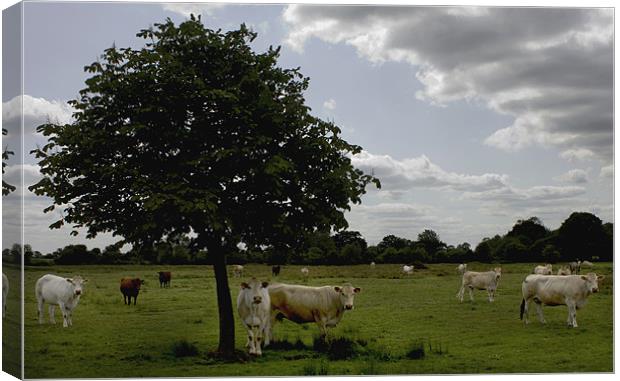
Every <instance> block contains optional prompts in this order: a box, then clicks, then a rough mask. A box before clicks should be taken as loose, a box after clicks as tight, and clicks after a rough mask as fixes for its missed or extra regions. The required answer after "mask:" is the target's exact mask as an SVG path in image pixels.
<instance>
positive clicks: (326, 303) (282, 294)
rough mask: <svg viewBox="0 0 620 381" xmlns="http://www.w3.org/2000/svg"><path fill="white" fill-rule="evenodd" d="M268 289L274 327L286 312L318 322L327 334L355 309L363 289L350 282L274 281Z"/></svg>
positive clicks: (288, 316) (298, 319)
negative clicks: (308, 283)
mask: <svg viewBox="0 0 620 381" xmlns="http://www.w3.org/2000/svg"><path fill="white" fill-rule="evenodd" d="M268 290H269V297H270V298H271V328H272V331H273V326H274V324H275V321H276V318H278V317H281V316H282V317H285V318H286V319H288V320H290V321H293V322H295V323H299V324H302V323H311V322H315V323H316V324H317V325H318V326H319V330H320V332H321V336H323V337H324V336H325V335H327V328H328V327H335V326H336V325H337V324H338V323H339V322H340V320H341V319H342V317H343V316H344V312H345V311H347V310H352V309H353V299H354V296H355V294H357V293H359V292H360V291H361V289H360V288H359V287H353V286H351V285H350V284H348V283H347V284H345V285H343V286H341V287H339V286H323V287H309V286H301V285H289V284H273V285H270V286H269V288H268Z"/></svg>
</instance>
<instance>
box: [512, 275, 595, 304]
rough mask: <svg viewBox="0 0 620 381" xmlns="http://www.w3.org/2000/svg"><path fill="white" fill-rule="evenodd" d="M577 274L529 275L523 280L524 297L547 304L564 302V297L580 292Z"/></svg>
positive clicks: (579, 281) (580, 284) (580, 283)
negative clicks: (533, 298)
mask: <svg viewBox="0 0 620 381" xmlns="http://www.w3.org/2000/svg"><path fill="white" fill-rule="evenodd" d="M582 285H583V280H582V279H581V277H580V276H579V275H529V276H528V277H526V278H525V281H524V282H523V286H522V291H523V296H524V298H527V297H535V298H537V299H539V300H540V301H542V302H543V303H545V304H548V305H560V304H565V300H566V297H578V296H579V295H580V294H582V290H581V288H582Z"/></svg>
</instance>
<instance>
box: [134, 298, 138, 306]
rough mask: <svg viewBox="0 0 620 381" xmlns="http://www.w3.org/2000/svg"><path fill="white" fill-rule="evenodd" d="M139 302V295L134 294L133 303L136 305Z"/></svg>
mask: <svg viewBox="0 0 620 381" xmlns="http://www.w3.org/2000/svg"><path fill="white" fill-rule="evenodd" d="M137 302H138V295H134V296H133V305H134V306H135V305H136V303H137Z"/></svg>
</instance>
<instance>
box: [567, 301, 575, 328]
mask: <svg viewBox="0 0 620 381" xmlns="http://www.w3.org/2000/svg"><path fill="white" fill-rule="evenodd" d="M566 306H567V307H568V326H569V327H573V328H577V307H576V305H575V303H574V302H573V301H567V302H566Z"/></svg>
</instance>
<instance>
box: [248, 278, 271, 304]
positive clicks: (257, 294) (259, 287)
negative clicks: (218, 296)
mask: <svg viewBox="0 0 620 381" xmlns="http://www.w3.org/2000/svg"><path fill="white" fill-rule="evenodd" d="M268 286H269V282H259V281H258V280H256V278H252V280H250V282H249V283H246V282H242V283H241V290H247V292H249V296H248V297H249V298H250V300H251V302H252V303H254V304H260V303H261V302H262V301H263V296H264V295H265V292H264V291H263V290H264V289H266V288H267V287H268Z"/></svg>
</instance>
